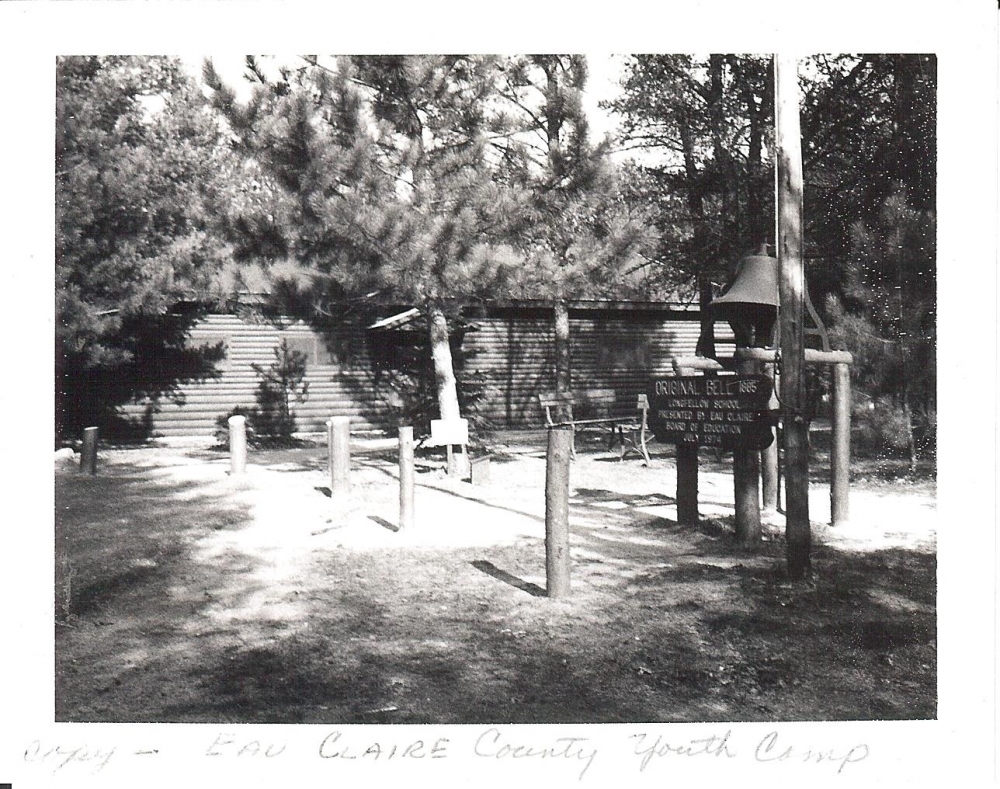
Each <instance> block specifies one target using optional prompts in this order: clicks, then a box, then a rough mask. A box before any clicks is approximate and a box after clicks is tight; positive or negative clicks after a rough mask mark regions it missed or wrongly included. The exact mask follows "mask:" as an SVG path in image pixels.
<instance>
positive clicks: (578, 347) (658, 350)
mask: <svg viewBox="0 0 1000 789" xmlns="http://www.w3.org/2000/svg"><path fill="white" fill-rule="evenodd" d="M569 314H570V335H571V352H572V364H573V386H574V387H579V388H588V389H589V388H607V389H614V390H615V392H616V396H617V399H618V400H619V401H620V403H619V406H621V407H624V408H627V407H628V405H627V404H628V403H635V401H636V397H637V395H638V394H640V393H642V392H645V391H646V385H647V382H648V381H649V379H650V378H653V377H661V376H666V375H673V370H672V367H671V360H672V358H673V357H675V356H682V355H688V356H689V355H693V354H694V352H695V347H696V344H697V341H698V335H699V318H700V313H699V311H698V309H697V308H696V307H691V306H689V305H682V304H668V303H662V302H635V301H613V302H612V301H578V302H573V303H572V304H571V305H570V311H569ZM454 324H455V325H453V327H452V328H453V338H452V348H453V354H454V358H455V366H456V373H457V375H458V378H459V381H460V382H461V384H462V392H461V393H460V397H463V398H465V402H464V403H463V410H464V413H463V416H470V418H471V419H472V421H473V423H474V424H475V423H476V422H477V421H478V422H479V423H480V424H488V425H491V426H493V427H495V428H518V427H537V426H539V425H541V424H543V420H542V414H541V412H540V409H539V405H538V394H539V393H541V392H545V391H551V390H552V389H554V387H555V376H554V361H553V359H554V357H553V321H552V310H551V307H550V306H547V305H546V304H545V303H544V302H531V301H519V302H505V303H496V304H489V305H484V306H479V307H475V308H469V309H465V310H464V311H463V312H462V319H461V320H460V321H455V322H454ZM715 332H716V349H717V351H718V354H719V356H720V357H727V356H732V353H733V348H734V345H733V336H732V333H731V331H730V330H729V327H728V326H727V325H726V324H723V323H717V324H716V327H715ZM426 335H427V332H426V322H425V320H424V319H423V317H422V316H421V315H420V313H419V311H418V310H415V309H412V308H409V309H408V308H407V307H406V306H401V307H395V306H385V307H383V308H381V309H377V310H374V311H372V310H369V311H365V312H360V313H357V314H354V315H352V316H345V317H343V318H342V319H341V320H339V321H335V322H329V323H328V324H326V325H320V324H316V323H307V322H305V321H303V320H297V319H291V318H287V317H282V316H271V317H266V316H264V315H262V314H261V313H260V312H259V311H255V310H252V309H251V310H247V309H234V310H231V311H229V312H226V313H215V314H205V315H202V316H201V317H200V318H198V319H197V320H196V321H195V322H194V324H193V326H192V328H191V329H190V332H189V334H188V344H189V345H190V347H192V348H197V347H214V346H218V345H219V344H220V343H221V347H222V354H221V357H222V358H221V359H220V360H219V361H218V362H217V363H216V364H215V369H214V372H213V374H211V375H210V376H208V377H205V378H201V379H198V380H193V381H188V382H183V383H180V384H179V385H178V387H177V391H176V392H175V395H174V396H172V397H169V398H160V399H159V400H157V401H150V400H141V401H138V402H134V403H130V404H127V405H125V406H123V407H122V409H121V410H122V416H124V417H126V418H128V419H132V420H142V421H144V422H146V423H147V424H149V425H150V427H151V433H152V436H153V437H178V436H211V435H213V434H214V433H215V431H216V427H217V420H218V419H219V417H220V416H223V415H225V414H227V413H228V412H230V411H231V410H232V409H233V408H234V407H236V406H249V407H252V406H253V405H254V404H255V393H256V390H257V385H258V383H259V380H260V376H259V374H258V373H257V372H256V371H255V369H254V367H253V365H254V364H256V365H258V366H259V367H263V368H266V367H267V366H268V365H270V364H271V363H273V362H274V360H275V355H274V351H275V349H276V348H278V347H279V346H280V344H281V342H282V340H284V341H286V343H287V347H288V348H289V349H290V350H294V351H298V352H299V353H301V354H303V355H304V357H305V361H306V377H305V381H306V382H308V392H307V397H306V399H305V400H304V401H302V402H296V401H293V402H292V403H291V405H292V411H293V413H294V416H295V419H296V426H297V429H298V431H299V432H300V433H316V432H321V431H324V430H325V423H326V420H327V419H329V418H330V417H331V416H350V417H351V418H352V430H353V431H356V432H364V431H394V430H395V427H396V426H397V425H398V424H399V423H400V421H399V420H400V418H401V417H402V415H403V413H404V412H406V410H407V408H411V407H412V402H408V401H412V399H413V398H414V397H418V396H420V395H419V392H420V391H421V387H420V384H419V381H418V380H417V379H419V378H420V377H421V372H420V367H421V364H423V365H424V370H423V375H424V376H426V375H427V374H429V373H430V367H429V358H427V356H428V355H427V354H426V346H424V351H423V352H422V351H421V343H425V342H426ZM421 359H423V360H424V361H421ZM415 391H416V392H417V393H418V394H414V392H415ZM422 391H423V396H425V397H427V396H429V395H430V393H431V392H433V386H430V387H429V388H428V387H426V386H425V387H424V388H423V390H422ZM418 430H419V427H418Z"/></svg>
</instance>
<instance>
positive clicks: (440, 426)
mask: <svg viewBox="0 0 1000 789" xmlns="http://www.w3.org/2000/svg"><path fill="white" fill-rule="evenodd" d="M468 443H469V420H468V419H432V420H431V437H430V440H429V441H427V442H426V444H427V446H429V447H443V446H450V445H452V444H461V445H462V446H465V445H466V444H468Z"/></svg>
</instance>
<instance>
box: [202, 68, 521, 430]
mask: <svg viewBox="0 0 1000 789" xmlns="http://www.w3.org/2000/svg"><path fill="white" fill-rule="evenodd" d="M252 62H253V61H251V63H252ZM495 76H496V67H495V60H494V59H493V58H487V57H472V56H447V57H445V56H354V57H341V58H337V59H336V60H335V61H333V63H332V65H329V64H328V62H327V61H324V63H322V64H321V63H320V62H319V61H318V60H317V59H314V58H308V59H304V60H303V65H302V67H301V68H298V69H295V70H288V71H286V72H285V73H284V74H283V78H282V80H281V81H279V82H276V83H267V82H261V84H259V85H258V86H257V88H256V89H255V91H254V94H253V97H252V98H251V100H250V102H249V103H248V104H246V105H245V106H244V105H240V104H239V103H238V102H237V101H236V100H235V96H234V94H233V92H232V91H231V90H228V89H227V88H226V86H224V85H223V84H222V83H221V81H220V80H219V79H218V77H217V76H216V75H215V74H214V72H213V70H212V69H211V66H210V65H209V66H208V68H207V69H206V77H207V81H208V83H209V85H210V86H212V87H213V88H214V89H215V95H216V98H215V102H216V105H217V106H218V107H219V108H220V109H221V110H222V111H223V112H224V114H225V116H226V117H227V118H228V119H229V122H230V125H231V127H232V128H233V130H234V131H235V132H236V134H237V135H238V137H239V140H240V144H241V146H242V147H243V149H244V150H245V151H246V152H247V155H248V156H249V157H250V159H251V160H252V161H253V162H255V163H256V164H258V165H259V166H260V167H261V169H262V174H264V175H265V177H266V179H267V180H268V183H269V185H268V190H267V191H268V197H267V199H266V200H265V201H264V202H263V204H262V205H259V206H251V207H250V210H249V211H248V212H247V215H246V216H243V217H241V218H239V220H238V221H237V222H234V223H233V226H234V228H236V229H237V230H239V231H249V236H250V239H251V240H249V241H247V242H245V243H244V244H243V245H242V248H243V250H244V253H245V255H246V257H247V259H248V260H250V259H252V260H255V261H257V263H258V264H259V265H261V266H262V267H263V268H264V269H265V270H266V275H267V277H268V278H269V279H270V282H271V286H270V287H271V288H272V290H273V291H274V292H275V293H276V294H280V295H281V296H282V297H283V299H284V301H285V303H286V304H288V305H290V306H292V307H294V306H296V305H297V306H298V308H299V309H300V310H301V309H302V308H303V307H305V308H306V311H307V312H312V313H313V314H332V313H333V312H334V311H336V310H338V309H341V308H342V305H343V304H345V303H348V302H351V301H352V300H357V299H359V298H360V297H361V296H362V294H367V295H371V294H373V293H377V294H379V295H380V296H381V297H382V298H383V299H385V300H389V299H392V300H396V301H404V302H410V303H413V304H415V305H418V306H420V307H421V308H422V309H423V310H424V312H425V314H426V316H427V319H428V335H429V341H430V343H429V344H430V349H431V358H432V361H433V365H434V370H435V380H436V388H437V399H438V409H439V415H440V417H441V418H442V419H457V418H459V416H460V409H459V400H458V392H457V384H456V379H455V374H454V370H453V364H452V358H451V348H450V344H449V337H450V328H449V312H451V311H453V310H454V309H456V308H457V307H458V306H459V305H461V304H463V303H465V302H466V301H468V300H469V299H475V298H481V297H484V296H488V295H492V294H495V293H497V292H500V291H502V290H503V289H504V287H505V282H506V280H507V279H509V278H510V272H511V271H512V270H514V269H516V268H517V267H518V264H519V263H520V257H519V256H518V254H517V253H516V252H515V251H514V248H513V247H512V246H511V244H509V243H508V241H507V239H508V237H509V233H510V224H511V216H512V213H513V212H514V210H515V202H516V201H515V200H514V199H513V198H512V197H511V190H510V189H509V188H505V186H504V185H503V183H502V182H498V181H497V180H495V179H494V178H493V177H492V176H493V166H494V161H493V160H491V159H490V158H489V156H488V155H487V153H488V151H489V150H490V149H489V145H488V136H489V134H490V125H489V121H490V107H489V102H490V99H491V97H492V96H493V94H494V87H493V83H494V80H495ZM258 82H260V79H259V78H258ZM261 230H265V231H266V232H260V231H261Z"/></svg>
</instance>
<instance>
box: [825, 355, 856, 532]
mask: <svg viewBox="0 0 1000 789" xmlns="http://www.w3.org/2000/svg"><path fill="white" fill-rule="evenodd" d="M831 438H832V445H831V449H830V525H831V526H838V525H840V524H842V523H846V522H847V520H848V519H849V518H850V506H849V500H848V491H849V489H850V467H851V369H850V367H849V366H848V365H846V364H843V363H840V364H834V365H833V435H832V437H831Z"/></svg>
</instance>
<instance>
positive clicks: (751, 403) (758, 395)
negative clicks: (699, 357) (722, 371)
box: [649, 375, 773, 449]
mask: <svg viewBox="0 0 1000 789" xmlns="http://www.w3.org/2000/svg"><path fill="white" fill-rule="evenodd" d="M771 388H772V383H771V379H770V378H768V377H767V376H766V375H720V376H702V375H697V376H678V377H675V378H660V379H658V380H655V381H653V382H652V383H651V384H650V387H649V408H650V413H649V426H650V428H651V429H652V431H653V434H654V435H655V436H656V437H657V438H658V439H659V440H660V441H670V442H682V443H688V444H698V445H699V446H707V447H722V448H724V449H733V448H740V449H764V448H765V447H767V446H768V445H770V443H771V441H772V439H773V435H772V431H771V426H772V424H773V421H772V420H771V418H770V412H769V411H768V403H769V401H770V399H771Z"/></svg>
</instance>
